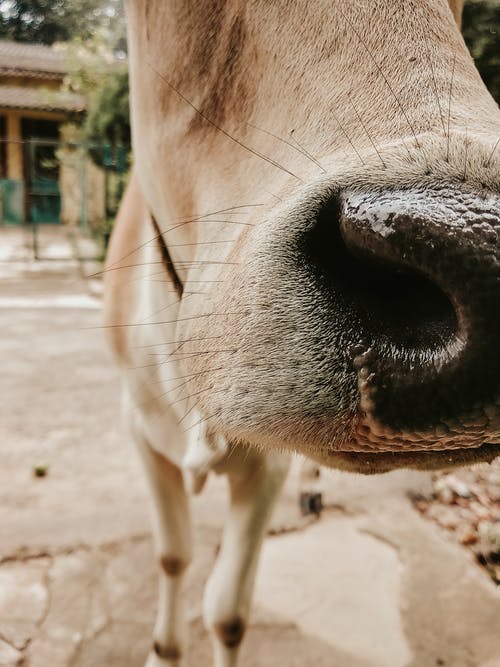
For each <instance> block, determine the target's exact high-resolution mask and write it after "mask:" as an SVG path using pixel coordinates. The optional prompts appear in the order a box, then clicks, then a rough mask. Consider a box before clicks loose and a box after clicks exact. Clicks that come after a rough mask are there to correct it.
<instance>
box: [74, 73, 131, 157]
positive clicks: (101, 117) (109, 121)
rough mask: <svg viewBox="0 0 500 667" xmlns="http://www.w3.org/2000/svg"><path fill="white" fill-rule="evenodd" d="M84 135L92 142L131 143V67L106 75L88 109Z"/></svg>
mask: <svg viewBox="0 0 500 667" xmlns="http://www.w3.org/2000/svg"><path fill="white" fill-rule="evenodd" d="M84 135H85V139H86V140H87V141H88V142H90V143H108V144H125V145H130V119H129V90H128V70H126V69H124V70H122V71H116V72H112V73H110V74H109V75H108V76H107V77H106V79H105V81H104V82H103V83H102V85H101V86H100V88H99V90H98V91H97V95H96V96H95V98H94V100H93V104H92V105H91V107H90V108H89V110H88V113H87V117H86V120H85V124H84Z"/></svg>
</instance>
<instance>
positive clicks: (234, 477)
mask: <svg viewBox="0 0 500 667" xmlns="http://www.w3.org/2000/svg"><path fill="white" fill-rule="evenodd" d="M288 465H289V462H288V459H287V458H285V457H282V456H281V455H277V454H269V455H261V454H257V453H252V454H251V455H249V456H248V458H247V459H246V460H245V459H242V461H241V463H240V465H239V466H237V467H236V469H234V468H233V470H232V471H230V472H228V478H229V485H230V492H231V505H230V510H229V516H228V519H227V522H226V525H225V527H224V534H223V538H222V546H221V550H220V553H219V556H218V558H217V562H216V564H215V567H214V570H213V572H212V574H211V576H210V579H209V581H208V583H207V586H206V589H205V598H204V620H205V625H206V626H207V629H208V630H209V632H210V634H211V636H212V640H213V645H214V651H215V662H214V665H215V667H234V666H235V665H236V660H237V655H238V649H239V646H240V643H241V640H242V638H243V635H244V633H245V628H246V624H247V619H248V614H249V609H250V603H251V597H252V592H253V585H254V580H255V573H256V568H257V562H258V558H259V553H260V547H261V545H262V540H263V538H264V535H265V532H266V527H267V525H268V522H269V519H270V516H271V511H272V509H273V506H274V503H275V500H276V498H277V497H278V494H279V491H280V490H281V488H282V486H283V482H284V480H285V477H286V473H287V470H288Z"/></svg>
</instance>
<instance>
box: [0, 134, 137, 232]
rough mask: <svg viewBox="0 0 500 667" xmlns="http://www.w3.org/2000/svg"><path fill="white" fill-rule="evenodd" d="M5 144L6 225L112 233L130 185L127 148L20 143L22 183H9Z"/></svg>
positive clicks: (1, 201)
mask: <svg viewBox="0 0 500 667" xmlns="http://www.w3.org/2000/svg"><path fill="white" fill-rule="evenodd" d="M0 144H1V146H0V148H1V155H2V156H3V159H2V162H3V164H0V175H2V173H3V178H0V216H1V217H0V224H1V225H23V224H25V225H41V224H61V223H62V224H68V225H70V226H72V227H79V228H82V229H86V230H88V231H89V232H91V233H92V232H94V231H95V232H96V233H99V232H100V231H101V230H103V229H105V228H107V227H109V225H110V221H111V220H112V219H113V218H114V216H115V214H116V211H117V209H118V205H119V202H120V199H121V195H122V193H123V190H124V187H125V182H126V179H127V172H128V168H129V155H130V149H129V147H128V146H121V145H120V146H111V145H107V144H103V145H95V144H92V145H89V144H83V143H82V144H78V143H68V142H60V141H53V140H47V139H29V140H26V141H23V142H17V147H16V151H17V155H18V162H19V157H21V158H22V174H23V178H22V179H10V178H7V175H8V174H9V173H11V172H13V171H14V169H13V168H11V165H9V164H8V160H9V156H11V152H10V151H9V150H8V142H7V141H5V140H4V141H0ZM19 145H20V148H19ZM17 170H19V165H17Z"/></svg>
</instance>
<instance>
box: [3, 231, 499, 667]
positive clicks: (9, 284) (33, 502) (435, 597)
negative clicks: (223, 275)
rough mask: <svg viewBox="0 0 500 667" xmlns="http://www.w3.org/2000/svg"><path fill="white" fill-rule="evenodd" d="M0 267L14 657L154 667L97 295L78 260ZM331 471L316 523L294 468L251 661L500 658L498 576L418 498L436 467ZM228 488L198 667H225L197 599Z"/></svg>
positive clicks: (264, 582)
mask: <svg viewBox="0 0 500 667" xmlns="http://www.w3.org/2000/svg"><path fill="white" fill-rule="evenodd" d="M1 242H2V238H1V235H0V244H1ZM9 267H10V268H9ZM0 270H1V271H2V272H3V274H2V278H1V283H0V332H1V333H0V362H1V368H2V380H3V387H4V388H5V389H6V391H5V390H4V393H3V396H2V407H1V408H0V410H1V414H0V526H1V528H0V558H1V564H0V665H2V666H5V665H8V666H14V665H21V664H22V665H25V666H27V667H101V666H102V667H114V666H116V667H118V666H120V667H140V666H142V664H143V661H144V656H145V655H146V653H147V650H148V648H149V643H150V636H151V628H152V624H153V619H154V613H155V604H156V579H155V577H156V575H155V571H154V561H153V556H152V546H151V540H150V533H149V524H148V505H147V502H148V499H147V491H146V489H145V485H144V482H143V479H142V475H141V470H140V467H139V463H138V460H137V458H136V455H135V452H134V450H133V447H132V446H131V444H130V442H129V439H128V436H127V434H126V433H125V432H124V430H123V429H122V428H121V426H119V382H118V377H117V373H116V370H115V368H114V366H113V365H112V363H111V360H110V355H109V353H108V352H107V350H106V348H105V346H104V343H103V336H102V331H101V330H100V329H99V328H97V327H98V326H99V310H98V305H99V304H98V299H97V298H96V297H95V294H89V287H88V284H87V283H86V281H84V280H82V278H81V274H80V272H79V271H78V268H77V267H69V266H68V265H65V266H57V267H56V266H54V263H53V262H52V263H50V262H47V263H45V264H43V263H42V264H37V268H36V270H35V269H33V268H32V267H31V266H28V265H24V264H22V262H20V263H17V264H16V266H14V264H13V263H10V264H9V263H4V264H2V266H1V267H0ZM94 291H95V290H94ZM13 304H15V305H13ZM92 327H96V328H92ZM36 464H43V465H46V466H47V475H46V476H45V477H42V478H36V477H35V476H34V475H33V467H34V466H35V465H36ZM322 484H323V488H324V492H325V498H326V500H327V504H328V506H329V507H328V509H327V510H326V511H325V512H324V514H323V516H322V518H321V519H320V520H319V521H317V522H314V523H310V522H309V523H308V524H307V525H306V524H304V522H302V521H301V520H300V519H299V517H298V512H297V509H296V493H297V480H296V476H294V475H292V476H291V478H290V479H289V481H288V484H287V489H286V493H285V494H284V497H283V499H282V501H281V504H280V506H279V508H278V511H277V515H276V517H275V519H274V523H273V535H271V536H269V537H268V538H267V540H266V543H265V545H264V550H263V556H262V563H261V568H260V572H259V577H258V583H257V589H256V596H255V598H256V602H255V610H254V613H253V616H252V626H251V628H250V631H249V633H248V636H247V638H246V640H245V645H244V648H243V651H242V656H241V667H258V666H259V667H261V666H262V667H264V666H265V665H269V666H275V665H282V666H283V667H299V666H300V667H304V666H305V665H307V666H309V665H314V666H315V667H437V666H446V667H500V632H499V630H500V620H499V619H500V589H497V588H496V587H495V586H494V584H493V583H492V582H491V581H490V579H489V578H488V577H487V575H486V574H485V573H484V572H483V571H481V570H480V569H479V568H478V567H477V566H476V565H475V564H474V562H473V561H472V558H471V556H470V554H469V553H468V552H467V551H466V550H465V549H463V548H462V547H460V546H458V545H455V544H452V543H451V542H449V541H448V540H447V538H446V536H445V535H444V534H443V533H442V532H440V531H439V529H438V528H437V527H436V526H435V525H434V524H431V523H429V522H427V521H425V520H424V519H423V518H422V517H421V516H420V515H419V514H417V513H416V512H415V511H414V510H413V508H412V506H411V504H410V502H409V501H408V498H407V494H408V491H410V490H418V489H423V488H427V487H428V484H429V479H428V476H427V475H425V474H417V473H409V472H402V473H401V472H400V473H391V474H390V475H386V476H381V477H377V478H363V477H358V476H350V475H346V474H340V473H333V472H326V473H325V474H324V476H323V481H322ZM225 494H226V489H225V485H224V482H223V480H221V479H216V478H213V479H211V480H210V482H209V485H208V488H207V490H206V492H205V493H204V494H203V495H202V496H201V497H199V498H196V499H195V502H194V509H195V514H196V517H197V519H196V538H197V540H196V541H197V556H196V560H195V563H194V565H193V567H192V568H191V572H190V576H189V585H188V587H187V591H186V600H187V609H188V613H189V618H190V626H191V645H192V649H191V658H192V666H193V667H209V665H210V664H211V662H210V647H209V641H208V639H207V637H206V634H205V632H204V630H203V626H202V622H201V618H200V611H201V610H200V602H201V593H202V586H203V582H204V580H205V579H206V577H207V575H208V572H209V571H210V567H211V564H212V563H213V560H214V558H215V553H216V549H217V545H218V541H219V537H220V523H221V519H220V517H221V516H223V513H224V507H225Z"/></svg>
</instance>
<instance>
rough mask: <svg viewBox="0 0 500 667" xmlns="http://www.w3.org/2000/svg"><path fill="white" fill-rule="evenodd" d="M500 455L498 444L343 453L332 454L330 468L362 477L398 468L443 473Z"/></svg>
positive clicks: (484, 461) (499, 445)
mask: <svg viewBox="0 0 500 667" xmlns="http://www.w3.org/2000/svg"><path fill="white" fill-rule="evenodd" d="M498 456H500V444H483V445H480V446H479V447H464V448H459V449H442V450H429V451H420V452H387V451H385V452H380V453H373V452H369V453H365V452H346V451H338V450H337V451H332V452H331V454H330V455H329V456H328V461H324V463H325V464H326V465H328V466H330V467H336V468H340V469H343V470H347V471H351V472H358V473H362V474H366V475H373V474H377V473H384V472H390V471H391V470H398V469H401V468H410V469H414V470H443V469H446V468H457V467H460V466H465V465H472V464H475V463H491V462H492V461H493V460H494V459H496V458H497V457H498Z"/></svg>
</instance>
